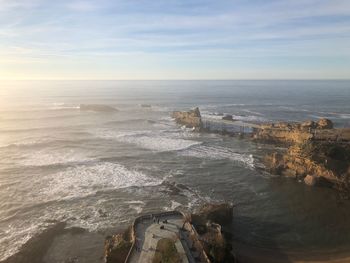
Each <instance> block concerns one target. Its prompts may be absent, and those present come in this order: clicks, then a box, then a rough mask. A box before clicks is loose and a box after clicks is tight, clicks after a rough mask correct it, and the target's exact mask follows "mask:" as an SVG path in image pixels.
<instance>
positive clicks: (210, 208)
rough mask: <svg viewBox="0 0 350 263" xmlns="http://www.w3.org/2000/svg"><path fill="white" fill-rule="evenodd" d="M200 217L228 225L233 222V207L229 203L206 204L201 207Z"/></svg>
mask: <svg viewBox="0 0 350 263" xmlns="http://www.w3.org/2000/svg"><path fill="white" fill-rule="evenodd" d="M198 215H199V216H200V217H202V218H204V219H205V220H207V221H211V222H215V223H218V224H220V225H228V224H231V223H232V220H233V205H232V204H228V203H222V204H206V205H203V206H202V207H201V209H200V210H199V213H198Z"/></svg>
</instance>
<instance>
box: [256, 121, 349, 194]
mask: <svg viewBox="0 0 350 263" xmlns="http://www.w3.org/2000/svg"><path fill="white" fill-rule="evenodd" d="M254 139H255V140H257V141H269V142H274V143H283V144H287V145H289V146H290V147H289V148H288V150H287V151H286V152H275V153H272V154H270V155H267V156H266V157H265V165H266V168H267V169H268V170H269V171H270V172H271V173H273V174H281V175H285V176H289V177H294V178H296V179H298V180H303V181H304V182H305V184H307V185H310V186H314V185H318V186H334V187H336V188H342V189H343V190H344V189H346V188H348V187H347V185H349V186H350V181H349V179H347V178H349V177H350V176H349V175H348V174H349V171H350V170H349V169H350V144H349V141H350V133H349V130H348V129H334V128H333V123H332V122H331V121H330V120H328V119H320V120H319V121H318V122H314V121H306V122H303V123H293V124H289V123H277V124H269V125H263V126H261V129H260V130H258V131H257V132H256V134H255V135H254ZM348 181H349V182H348ZM349 189H350V188H349Z"/></svg>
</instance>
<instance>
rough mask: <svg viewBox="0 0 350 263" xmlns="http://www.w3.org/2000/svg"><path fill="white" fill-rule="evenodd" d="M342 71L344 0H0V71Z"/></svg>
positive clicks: (95, 75)
mask: <svg viewBox="0 0 350 263" xmlns="http://www.w3.org/2000/svg"><path fill="white" fill-rule="evenodd" d="M349 78H350V1H349V0H216V1H214V0H201V1H200V0H95V1H89V0H87V1H82V0H70V1H68V0H60V1H52V0H0V80H12V79H14V80H20V79H131V80H133V79H137V80H138V79H139V80H143V79H349Z"/></svg>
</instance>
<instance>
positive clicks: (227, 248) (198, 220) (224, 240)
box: [191, 203, 236, 262]
mask: <svg viewBox="0 0 350 263" xmlns="http://www.w3.org/2000/svg"><path fill="white" fill-rule="evenodd" d="M191 218H192V224H193V226H194V227H195V229H196V230H197V233H198V234H199V236H200V241H201V243H202V246H203V248H204V250H205V252H206V254H207V255H208V257H209V259H210V261H211V262H236V259H235V256H234V255H233V254H232V245H231V244H230V242H229V238H228V237H225V236H224V235H223V231H222V226H225V225H229V224H231V223H232V219H233V206H232V204H227V203H222V204H206V205H204V206H202V207H201V208H200V210H199V212H198V213H196V214H192V215H191Z"/></svg>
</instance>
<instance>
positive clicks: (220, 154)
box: [181, 145, 255, 169]
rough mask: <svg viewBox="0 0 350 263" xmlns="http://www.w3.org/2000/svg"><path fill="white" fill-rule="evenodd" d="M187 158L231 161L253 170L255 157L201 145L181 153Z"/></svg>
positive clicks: (223, 148) (227, 149) (222, 148)
mask: <svg viewBox="0 0 350 263" xmlns="http://www.w3.org/2000/svg"><path fill="white" fill-rule="evenodd" d="M181 154H182V155H185V156H191V157H197V158H207V159H213V160H221V159H229V160H231V161H234V162H237V163H240V164H243V165H244V166H246V167H247V168H251V169H253V168H254V167H255V166H254V157H253V155H252V154H246V153H237V152H234V151H233V150H231V149H229V148H225V147H221V146H215V147H212V146H205V145H200V146H198V147H193V148H191V149H188V150H186V151H183V152H182V153H181Z"/></svg>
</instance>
